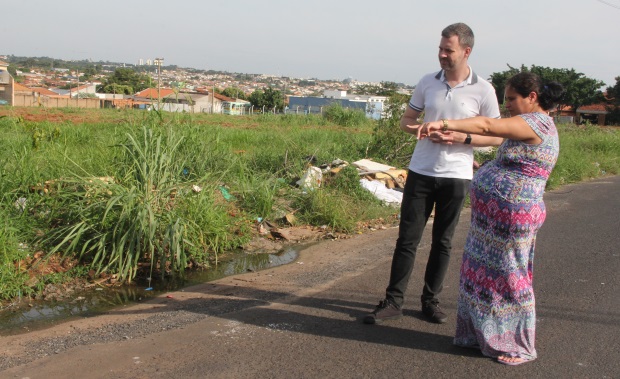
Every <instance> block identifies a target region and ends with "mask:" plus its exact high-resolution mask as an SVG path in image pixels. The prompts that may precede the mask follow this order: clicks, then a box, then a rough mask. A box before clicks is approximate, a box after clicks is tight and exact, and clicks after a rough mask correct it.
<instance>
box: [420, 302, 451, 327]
mask: <svg viewBox="0 0 620 379" xmlns="http://www.w3.org/2000/svg"><path fill="white" fill-rule="evenodd" d="M422 313H423V314H424V316H425V317H426V319H427V320H428V321H430V322H434V323H436V324H444V323H445V322H446V321H448V315H446V314H445V313H443V311H442V310H441V308H439V304H436V303H424V304H422Z"/></svg>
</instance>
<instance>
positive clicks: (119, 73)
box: [101, 67, 151, 95]
mask: <svg viewBox="0 0 620 379" xmlns="http://www.w3.org/2000/svg"><path fill="white" fill-rule="evenodd" d="M150 82H151V80H150V77H149V76H148V75H145V74H139V73H137V72H136V71H134V70H133V69H131V68H124V67H119V68H117V69H116V70H114V73H113V74H112V75H110V76H109V77H108V78H107V79H105V80H104V81H103V84H102V85H101V88H102V89H103V91H104V92H106V93H125V94H128V95H130V94H134V93H136V92H140V91H142V90H144V89H146V88H149V84H150ZM114 85H116V87H115V86H114ZM121 87H122V88H123V92H119V91H118V89H119V88H121ZM127 92H129V93H127Z"/></svg>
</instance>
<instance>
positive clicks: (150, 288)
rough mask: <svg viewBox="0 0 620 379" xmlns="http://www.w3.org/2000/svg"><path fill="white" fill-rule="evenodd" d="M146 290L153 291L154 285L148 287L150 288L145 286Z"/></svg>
mask: <svg viewBox="0 0 620 379" xmlns="http://www.w3.org/2000/svg"><path fill="white" fill-rule="evenodd" d="M144 290H145V291H152V290H153V287H148V288H145V289H144Z"/></svg>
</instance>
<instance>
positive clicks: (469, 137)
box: [463, 133, 471, 145]
mask: <svg viewBox="0 0 620 379" xmlns="http://www.w3.org/2000/svg"><path fill="white" fill-rule="evenodd" d="M463 143H464V144H465V145H469V144H471V134H469V133H467V136H466V137H465V141H463Z"/></svg>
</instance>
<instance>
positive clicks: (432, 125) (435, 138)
mask: <svg viewBox="0 0 620 379" xmlns="http://www.w3.org/2000/svg"><path fill="white" fill-rule="evenodd" d="M442 127H443V123H442V122H441V121H433V122H425V123H424V124H422V125H420V126H419V127H418V133H417V138H418V139H419V140H423V139H424V138H427V137H428V138H429V139H430V140H431V142H433V143H442V144H445V145H451V144H452V143H453V142H454V135H453V134H452V132H450V131H446V132H442V131H441V129H442Z"/></svg>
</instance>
